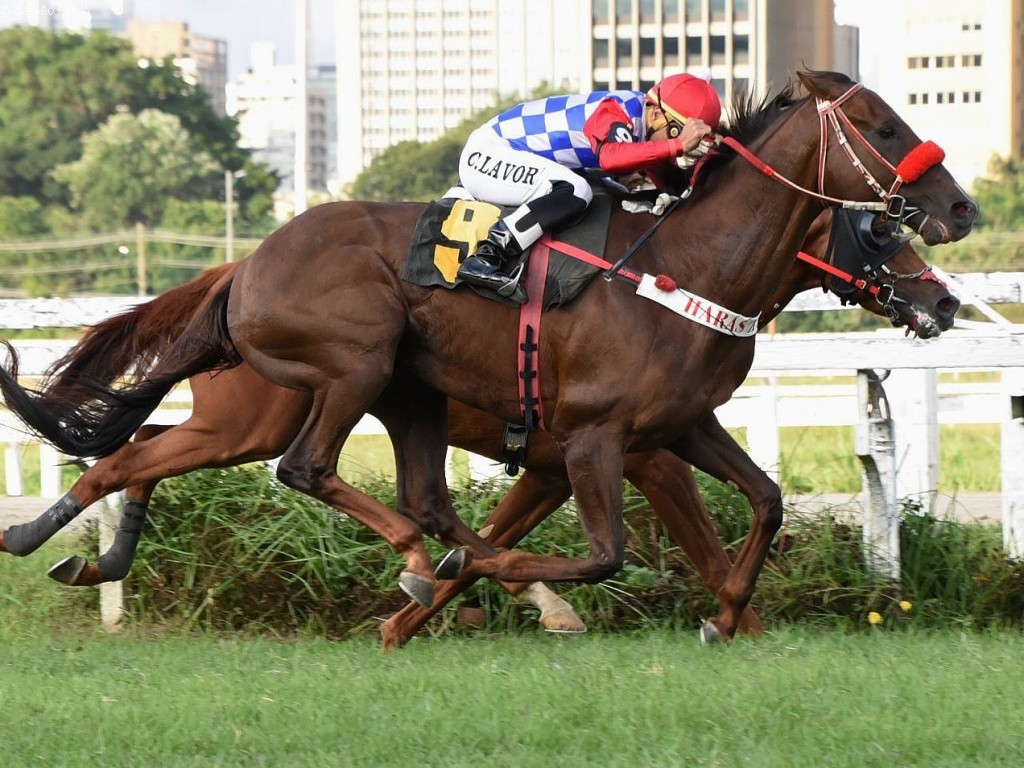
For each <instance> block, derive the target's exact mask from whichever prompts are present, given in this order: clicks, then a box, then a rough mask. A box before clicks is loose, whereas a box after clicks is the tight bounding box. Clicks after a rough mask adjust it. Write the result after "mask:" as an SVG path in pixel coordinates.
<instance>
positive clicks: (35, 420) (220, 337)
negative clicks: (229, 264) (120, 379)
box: [0, 275, 241, 457]
mask: <svg viewBox="0 0 1024 768" xmlns="http://www.w3.org/2000/svg"><path fill="white" fill-rule="evenodd" d="M230 289H231V279H225V276H224V275H221V279H220V280H219V281H218V284H217V286H216V289H215V290H212V291H211V292H208V293H207V295H206V296H205V297H203V299H202V301H201V303H200V304H199V305H198V306H196V307H195V308H194V310H193V312H192V314H191V315H190V316H189V318H188V322H187V323H184V324H183V326H181V325H179V327H180V328H181V330H180V335H179V336H178V337H177V338H176V339H175V340H174V341H173V342H171V343H169V344H167V345H165V346H164V347H163V348H162V349H161V350H160V354H159V358H158V359H157V360H156V362H155V363H153V364H152V365H148V366H147V368H148V370H146V371H144V372H143V373H144V376H143V377H141V378H140V379H139V380H138V381H137V382H135V383H129V384H127V385H125V384H122V386H121V387H120V388H118V387H115V386H114V385H113V384H112V382H110V381H102V380H100V379H98V378H94V377H89V376H80V375H76V376H74V377H73V378H74V386H72V387H67V388H64V389H63V390H61V392H58V391H57V390H58V388H57V387H51V388H50V389H49V390H48V391H47V392H46V393H45V397H44V396H42V395H41V394H40V393H39V392H35V391H32V390H29V389H27V388H25V387H23V386H22V385H21V384H19V383H18V356H17V353H16V352H15V350H14V348H13V347H12V346H11V344H10V343H8V342H4V344H5V346H6V347H7V351H8V355H9V362H8V366H7V367H6V368H4V367H3V366H0V392H2V393H3V396H4V400H5V401H6V403H7V407H8V408H10V409H11V410H12V411H13V412H14V413H15V414H17V415H18V417H19V418H20V419H21V420H22V421H23V422H25V424H26V425H27V426H28V427H29V428H30V429H32V430H33V431H34V432H35V433H36V434H38V435H39V436H40V437H41V438H43V439H44V440H46V441H47V442H49V443H51V444H52V445H53V446H55V447H56V448H57V449H59V450H60V451H62V452H63V453H65V454H67V455H69V456H77V457H96V456H106V455H108V454H110V453H113V452H114V451H115V450H117V449H118V448H120V447H121V446H122V445H124V444H125V443H126V442H128V440H129V439H131V436H132V435H133V434H134V433H135V431H136V430H137V429H138V428H139V427H140V426H142V424H143V423H144V422H145V420H146V418H147V417H148V416H149V414H150V413H152V412H153V410H154V409H155V408H156V407H157V406H158V405H159V404H160V401H161V400H163V399H164V397H165V396H166V395H167V393H168V392H170V391H171V389H173V388H174V386H175V385H176V384H177V383H178V382H181V381H184V380H185V379H187V378H189V377H190V376H194V375H195V374H197V373H201V372H203V371H209V370H214V369H216V368H231V367H234V366H236V365H238V364H239V363H240V362H241V358H239V356H238V353H237V352H236V351H235V348H234V345H233V344H232V343H231V338H230V335H229V334H228V329H227V314H226V311H227V300H228V293H229V292H230ZM114 327H116V324H114V325H112V326H110V329H111V330H112V329H113V328H114ZM100 341H101V340H99V339H92V340H90V344H96V345H97V348H100V349H102V348H105V344H101V343H100ZM69 358H72V359H73V358H75V355H74V350H72V353H71V354H70V355H69ZM76 362H78V363H80V365H79V369H80V370H87V369H89V365H88V364H87V363H85V362H83V361H82V360H80V359H79V360H77V361H76ZM72 364H74V363H72Z"/></svg>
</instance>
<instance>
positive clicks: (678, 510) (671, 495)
mask: <svg viewBox="0 0 1024 768" xmlns="http://www.w3.org/2000/svg"><path fill="white" fill-rule="evenodd" d="M626 479H627V480H629V481H630V482H631V483H632V484H633V485H634V486H636V489H637V490H638V491H640V493H642V494H643V495H644V497H646V499H647V501H648V503H650V505H651V509H653V510H654V513H655V514H656V515H657V516H658V519H660V520H661V522H662V524H664V526H665V528H666V529H667V530H668V532H669V535H670V536H671V537H672V540H673V541H675V542H676V544H678V545H679V546H680V547H681V548H682V549H683V551H684V552H685V553H686V555H687V557H689V558H690V562H691V563H693V567H694V568H696V569H697V573H698V574H699V575H700V580H701V581H702V582H703V583H704V586H706V587H707V588H708V589H709V590H710V591H711V592H712V593H713V594H718V591H719V589H721V587H722V584H723V583H725V579H726V577H727V576H728V575H729V570H730V569H731V568H732V561H730V560H729V555H728V554H727V553H726V551H725V547H723V546H722V542H721V540H720V539H719V537H718V531H717V530H715V526H714V523H712V522H711V518H710V517H709V516H708V511H707V508H706V507H705V506H704V500H703V499H702V498H701V495H700V490H699V489H698V488H697V482H696V480H695V479H694V476H693V468H692V467H691V466H690V465H689V464H687V463H686V462H685V461H683V460H682V459H680V458H679V457H678V456H676V455H675V454H673V453H672V452H670V451H664V450H662V451H651V452H647V453H635V454H629V455H627V456H626ZM739 630H740V631H741V632H744V633H748V634H752V635H759V634H761V633H763V632H764V626H763V625H762V624H761V620H760V619H759V618H758V617H757V614H756V613H755V612H754V609H753V608H751V607H750V606H749V605H748V606H746V607H745V608H744V609H743V612H742V613H741V614H740V622H739Z"/></svg>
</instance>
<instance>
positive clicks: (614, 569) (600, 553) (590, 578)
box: [580, 546, 626, 584]
mask: <svg viewBox="0 0 1024 768" xmlns="http://www.w3.org/2000/svg"><path fill="white" fill-rule="evenodd" d="M625 562H626V552H625V546H616V547H614V548H612V549H605V548H600V549H598V550H597V551H595V552H592V553H591V556H590V557H589V558H587V561H586V563H585V564H584V566H583V573H582V576H581V578H580V580H581V581H583V582H585V583H587V584H596V583H597V582H599V581H604V580H605V579H610V578H611V577H612V576H614V575H615V574H617V573H618V572H619V571H621V570H622V566H623V565H624V564H625Z"/></svg>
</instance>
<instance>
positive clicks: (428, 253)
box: [402, 193, 613, 309]
mask: <svg viewBox="0 0 1024 768" xmlns="http://www.w3.org/2000/svg"><path fill="white" fill-rule="evenodd" d="M612 204H613V198H612V197H611V196H610V195H608V194H603V193H597V194H595V195H594V200H593V202H592V203H591V204H590V206H589V207H588V208H587V213H586V215H585V216H584V217H583V218H582V219H581V220H580V221H579V222H578V223H576V224H573V225H572V226H570V227H567V228H566V229H564V230H562V231H560V232H557V233H555V234H556V239H557V240H561V241H563V242H566V243H570V244H572V245H575V246H576V247H577V248H581V249H583V250H585V251H589V252H590V253H594V254H597V255H601V254H603V253H604V245H605V239H606V238H607V235H608V221H609V219H610V218H611V211H612ZM508 210H511V209H505V210H502V209H501V208H499V207H498V206H496V205H492V204H491V203H485V202H482V201H479V200H461V199H458V198H442V199H440V200H434V201H432V202H430V203H428V204H427V207H426V208H425V209H424V210H423V213H422V214H421V215H420V218H419V221H418V222H417V223H416V229H415V231H414V232H413V237H412V243H411V244H410V245H409V255H408V258H407V259H406V262H405V269H404V270H403V271H402V279H403V280H407V281H409V282H411V283H415V284H416V285H422V286H427V287H429V286H443V287H445V288H454V287H455V286H456V285H461V284H462V281H461V280H459V279H458V277H457V276H456V272H457V271H458V269H459V264H461V263H462V261H463V259H465V258H466V257H467V256H468V255H469V254H470V253H471V252H472V251H473V250H475V248H476V244H477V243H478V242H480V241H481V240H483V239H484V238H486V237H487V231H488V230H489V229H490V228H491V226H492V225H493V224H494V222H496V221H497V220H498V218H499V217H500V216H502V215H503V214H505V213H507V212H508ZM527 269H529V262H527ZM599 271H600V269H599V268H598V267H593V266H591V265H589V264H585V263H583V262H582V261H579V260H578V259H574V258H572V257H569V256H566V255H565V254H562V253H558V252H557V251H554V250H552V251H551V259H550V262H549V265H548V274H547V279H546V281H545V287H544V309H550V308H551V307H557V306H561V305H562V304H566V303H568V302H569V301H571V300H572V299H573V298H574V297H576V296H577V295H578V294H579V292H580V291H581V290H583V287H584V286H585V285H586V284H587V283H588V282H589V281H590V280H591V279H592V278H593V277H594V275H595V274H597V273H598V272H599ZM470 287H471V288H473V290H475V291H476V292H477V293H479V294H480V295H481V296H485V297H487V298H489V299H494V300H495V301H500V302H501V303H503V304H508V305H509V306H519V304H518V302H515V301H513V300H511V299H507V298H505V297H503V296H499V295H498V294H497V293H495V292H494V291H491V290H488V289H485V288H477V287H476V286H470Z"/></svg>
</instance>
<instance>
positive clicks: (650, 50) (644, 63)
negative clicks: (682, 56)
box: [640, 37, 657, 67]
mask: <svg viewBox="0 0 1024 768" xmlns="http://www.w3.org/2000/svg"><path fill="white" fill-rule="evenodd" d="M656 64H657V60H656V58H655V55H654V38H653V37H642V38H640V66H641V67H653V66H655V65H656Z"/></svg>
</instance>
